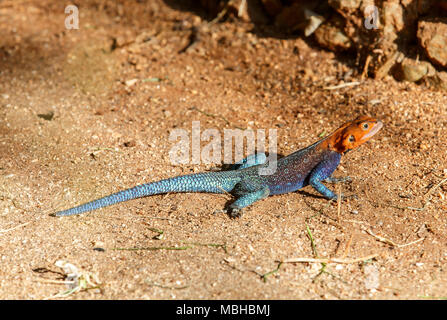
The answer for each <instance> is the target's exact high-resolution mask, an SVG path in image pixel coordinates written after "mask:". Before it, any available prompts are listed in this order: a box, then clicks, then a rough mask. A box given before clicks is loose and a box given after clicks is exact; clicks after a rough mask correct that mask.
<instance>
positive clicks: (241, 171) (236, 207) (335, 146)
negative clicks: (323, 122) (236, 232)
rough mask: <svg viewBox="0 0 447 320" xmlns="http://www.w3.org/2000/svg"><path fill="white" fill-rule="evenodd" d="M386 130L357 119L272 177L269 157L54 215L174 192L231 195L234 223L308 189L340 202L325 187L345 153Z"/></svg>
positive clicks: (284, 162)
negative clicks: (263, 203) (265, 203)
mask: <svg viewBox="0 0 447 320" xmlns="http://www.w3.org/2000/svg"><path fill="white" fill-rule="evenodd" d="M382 126H383V124H382V122H381V121H380V120H377V119H374V118H370V117H367V116H361V117H358V118H357V119H355V120H353V121H351V122H347V123H345V124H343V125H342V126H341V127H340V128H338V129H337V130H335V131H334V132H333V133H332V134H330V135H329V136H327V137H325V138H323V139H321V140H320V141H317V142H316V143H314V144H312V145H310V146H308V147H306V148H304V149H301V150H298V151H296V152H294V153H292V154H290V155H288V156H286V157H284V158H280V159H278V160H277V163H276V170H275V171H274V172H273V173H272V174H270V175H261V174H260V173H259V169H260V168H265V167H267V166H268V161H267V160H266V157H265V155H264V154H257V155H256V157H253V156H251V157H248V158H246V159H244V160H243V161H242V162H239V163H238V164H237V165H234V166H233V170H229V171H219V172H203V173H195V174H189V175H183V176H177V177H173V178H168V179H164V180H160V181H156V182H151V183H146V184H142V185H138V186H135V187H133V188H130V189H126V190H123V191H119V192H117V193H113V194H111V195H108V196H106V197H103V198H100V199H97V200H94V201H91V202H88V203H85V204H82V205H79V206H77V207H74V208H71V209H67V210H63V211H59V212H56V213H55V214H54V215H56V216H69V215H74V214H79V213H83V212H87V211H92V210H95V209H99V208H102V207H106V206H110V205H113V204H115V203H119V202H123V201H127V200H131V199H135V198H140V197H145V196H150V195H156V194H163V193H169V192H208V193H231V194H233V195H234V196H235V197H236V200H235V201H234V202H233V203H231V204H230V205H229V213H230V215H231V216H232V217H237V216H240V215H241V213H242V209H243V208H245V207H247V206H249V205H251V204H253V203H254V202H256V201H259V200H261V199H264V198H266V197H268V196H270V195H277V194H283V193H288V192H293V191H296V190H298V189H301V188H303V187H305V186H307V185H311V186H312V187H313V188H314V189H315V190H316V191H318V192H319V193H320V194H321V195H323V196H324V197H325V198H327V199H337V195H336V194H334V193H333V192H332V191H331V190H329V189H328V188H327V187H326V186H325V185H324V184H323V183H322V181H324V180H329V179H331V178H330V177H331V175H332V173H333V172H334V171H335V169H336V168H337V166H338V165H339V163H340V159H341V156H342V155H343V154H344V153H346V152H348V151H350V150H352V149H355V148H357V147H358V146H360V145H361V144H363V143H365V142H366V141H368V140H369V139H370V138H371V137H372V136H374V135H375V134H376V133H377V132H378V131H379V130H380V129H381V128H382ZM247 159H248V160H251V161H247ZM253 160H254V161H253Z"/></svg>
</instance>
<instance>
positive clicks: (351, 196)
mask: <svg viewBox="0 0 447 320" xmlns="http://www.w3.org/2000/svg"><path fill="white" fill-rule="evenodd" d="M340 196H341V200H343V199H358V198H359V197H358V196H357V195H356V194H350V195H345V194H344V193H343V192H342V193H341V194H340ZM331 200H335V201H337V200H338V194H336V195H334V197H333V198H332V199H331Z"/></svg>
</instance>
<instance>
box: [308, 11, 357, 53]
mask: <svg viewBox="0 0 447 320" xmlns="http://www.w3.org/2000/svg"><path fill="white" fill-rule="evenodd" d="M338 25H339V21H338V19H337V18H332V19H331V20H329V21H328V22H327V23H323V24H322V25H321V26H320V27H319V28H318V29H317V30H316V31H315V39H316V40H317V42H318V43H319V44H320V45H321V46H322V47H325V48H327V49H329V50H333V51H344V50H347V49H349V48H351V45H352V43H351V39H349V38H348V36H347V35H346V34H345V33H344V32H343V31H342V29H341V27H339V26H338Z"/></svg>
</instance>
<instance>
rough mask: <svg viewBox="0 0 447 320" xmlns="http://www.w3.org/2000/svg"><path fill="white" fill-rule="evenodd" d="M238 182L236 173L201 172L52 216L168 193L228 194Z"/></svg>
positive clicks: (99, 200) (136, 188)
mask: <svg viewBox="0 0 447 320" xmlns="http://www.w3.org/2000/svg"><path fill="white" fill-rule="evenodd" d="M239 181H240V177H239V173H238V172H237V171H222V172H203V173H196V174H190V175H184V176H178V177H173V178H169V179H165V180H160V181H156V182H152V183H146V184H141V185H139V186H136V187H133V188H130V189H126V190H123V191H119V192H116V193H113V194H111V195H108V196H105V197H103V198H100V199H97V200H93V201H91V202H87V203H84V204H81V205H79V206H77V207H74V208H71V209H67V210H63V211H59V212H56V213H55V214H54V215H55V216H70V215H74V214H80V213H83V212H87V211H92V210H96V209H99V208H103V207H107V206H110V205H113V204H115V203H119V202H123V201H127V200H131V199H136V198H141V197H145V196H150V195H156V194H163V193H169V192H208V193H224V192H230V191H231V190H232V189H233V188H234V186H235V185H236V183H238V182H239Z"/></svg>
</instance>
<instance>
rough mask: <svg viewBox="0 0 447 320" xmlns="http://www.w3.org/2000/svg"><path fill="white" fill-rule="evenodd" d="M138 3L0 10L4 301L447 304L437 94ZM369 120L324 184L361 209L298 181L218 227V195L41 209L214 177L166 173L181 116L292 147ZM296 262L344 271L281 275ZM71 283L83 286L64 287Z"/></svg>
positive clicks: (308, 45)
mask: <svg viewBox="0 0 447 320" xmlns="http://www.w3.org/2000/svg"><path fill="white" fill-rule="evenodd" d="M148 2H149V4H145V3H144V2H141V3H140V2H132V3H133V4H134V6H133V7H132V6H120V5H116V4H114V5H107V3H106V2H104V1H103V2H101V1H97V3H99V4H94V2H93V1H92V2H91V3H90V2H89V3H90V4H85V5H84V6H82V7H80V8H79V9H80V29H79V30H67V29H65V27H64V19H65V18H66V15H65V14H64V7H63V4H62V3H60V2H59V1H37V0H36V1H3V2H0V30H1V33H2V36H1V39H0V298H1V299H11V298H13V299H43V298H48V297H54V296H55V295H57V294H60V296H62V297H66V298H67V299H172V298H174V299H409V298H411V299H426V298H445V297H447V285H446V280H447V271H446V268H445V263H446V261H447V253H446V246H447V238H446V235H447V231H446V230H447V215H446V211H447V201H446V197H447V183H445V182H446V180H445V179H446V177H447V160H446V156H447V153H446V151H447V144H446V132H445V128H446V125H447V110H446V106H447V95H446V93H442V92H439V91H431V90H429V89H427V88H426V87H425V86H424V85H423V84H421V85H416V84H412V83H399V82H395V81H394V80H393V79H391V78H385V79H384V80H381V81H374V80H371V79H366V80H361V79H360V78H359V77H358V76H356V72H352V71H353V70H354V69H353V68H352V67H353V66H352V64H351V63H350V62H349V61H353V59H352V58H350V57H342V58H339V57H336V56H335V55H334V54H333V53H330V52H326V51H323V50H320V49H318V48H317V47H316V46H314V45H313V44H312V42H309V41H305V40H303V39H301V38H300V37H289V38H287V39H285V38H283V37H281V36H278V35H274V34H269V35H267V33H265V32H264V31H262V30H258V28H253V26H252V25H250V24H248V23H244V22H240V21H229V22H223V23H215V24H209V21H208V20H205V19H204V18H203V16H201V15H200V14H199V13H197V12H190V11H188V10H182V9H183V8H177V7H173V6H172V1H166V2H163V1H160V0H154V1H148ZM179 9H180V10H179ZM354 71H355V70H354ZM353 81H360V82H361V83H360V84H358V85H354V86H347V87H342V88H339V89H331V88H330V87H331V86H335V85H339V84H343V83H347V82H353ZM328 87H329V88H328ZM361 114H368V115H371V116H375V117H378V118H380V119H381V120H382V121H383V122H384V124H385V125H384V128H383V129H382V131H381V132H380V133H379V134H378V135H377V137H375V138H374V139H373V140H371V141H370V142H368V143H367V144H366V145H364V146H362V147H361V148H359V149H358V150H356V151H353V152H351V153H348V154H347V155H346V156H345V157H344V158H343V160H342V164H341V166H340V167H339V168H338V169H337V171H336V172H335V174H334V176H345V175H349V176H351V177H352V182H349V183H344V184H341V185H340V187H341V190H342V191H343V192H344V193H346V194H356V195H357V196H358V198H357V199H348V200H344V201H342V202H341V206H340V210H339V211H338V207H337V203H334V202H328V201H327V200H325V199H322V198H321V197H319V196H318V195H317V194H316V192H315V191H314V190H312V189H311V188H309V187H307V188H305V189H303V190H302V191H299V192H296V193H291V194H286V195H281V196H275V197H270V198H268V199H265V200H263V201H260V202H258V203H256V204H255V205H253V206H252V207H250V208H249V209H247V210H246V212H245V214H244V215H243V216H242V218H240V219H231V218H229V216H228V215H226V214H224V213H216V214H213V212H215V211H217V210H220V209H222V208H223V207H224V205H225V203H226V202H227V201H228V200H229V199H230V197H229V196H227V195H212V194H168V195H161V196H153V197H148V198H143V199H137V200H133V201H129V202H126V203H121V204H118V205H115V206H112V207H108V208H105V209H101V210H98V211H96V212H92V213H88V214H83V215H80V216H74V217H65V218H55V217H52V216H50V213H52V212H54V211H56V210H60V209H65V208H68V207H71V206H73V205H77V204H79V203H81V202H85V201H88V200H92V199H94V198H97V197H100V196H103V195H107V194H109V193H111V192H115V191H118V190H121V189H123V188H127V187H131V186H134V185H137V184H141V183H144V182H149V181H154V180H158V179H161V178H167V177H172V176H175V175H179V174H185V173H190V172H199V171H206V170H211V169H213V168H214V167H215V165H205V164H201V165H181V166H180V165H173V164H171V162H170V160H169V150H170V149H171V148H172V146H173V142H172V141H169V134H170V132H171V131H172V130H173V129H175V128H181V129H186V130H188V131H189V132H190V131H191V125H192V121H200V124H201V128H202V129H203V130H204V129H206V128H216V129H218V130H220V131H223V130H224V129H234V128H237V127H240V128H252V129H269V128H274V129H277V133H278V152H279V153H281V154H289V153H291V152H293V151H295V150H297V149H299V148H302V147H305V146H307V145H309V144H310V143H312V142H314V141H316V140H318V139H319V137H321V136H322V135H325V134H327V133H328V132H330V131H332V130H334V129H336V128H337V127H338V126H339V125H340V124H341V123H343V122H345V121H347V120H351V119H353V118H355V117H356V116H358V115H361ZM330 188H333V189H334V188H335V190H338V186H335V187H334V186H330ZM312 243H313V244H314V246H313V245H312ZM132 248H135V249H138V250H117V249H132ZM371 255H373V256H374V258H370V257H369V256H371ZM364 257H366V258H365V259H363V258H364ZM368 257H369V258H368ZM292 258H338V259H341V261H342V262H350V263H330V264H327V265H326V267H324V268H323V266H322V264H321V263H318V262H312V263H283V264H282V265H281V266H280V268H279V269H278V270H277V267H278V261H282V260H285V259H292ZM350 260H351V261H350ZM70 273H73V274H75V275H77V277H78V278H76V276H75V278H76V279H78V280H77V281H75V283H76V284H79V286H76V285H75V286H74V287H75V288H74V290H72V292H67V290H70V287H69V286H67V284H65V283H63V282H62V280H64V279H65V278H66V276H67V275H69V274H70ZM263 275H264V276H263ZM68 280H69V279H68ZM85 289H89V290H85ZM61 293H66V295H63V294H61Z"/></svg>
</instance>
